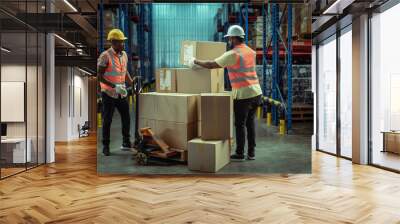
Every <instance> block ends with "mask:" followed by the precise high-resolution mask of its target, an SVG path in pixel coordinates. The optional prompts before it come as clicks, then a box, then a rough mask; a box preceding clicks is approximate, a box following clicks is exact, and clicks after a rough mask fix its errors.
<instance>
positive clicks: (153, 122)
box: [139, 92, 199, 150]
mask: <svg viewBox="0 0 400 224" xmlns="http://www.w3.org/2000/svg"><path fill="white" fill-rule="evenodd" d="M198 96H199V95H196V94H181V93H154V92H151V93H143V94H140V95H139V120H140V121H139V127H140V128H143V127H150V128H152V129H154V133H155V134H156V135H157V136H159V137H160V138H161V139H163V140H164V141H165V142H166V143H167V144H168V145H169V146H170V147H172V148H176V149H183V150H186V149H187V142H188V141H189V140H191V139H193V138H195V137H197V136H198V134H197V125H198V117H197V113H198V109H197V98H198Z"/></svg>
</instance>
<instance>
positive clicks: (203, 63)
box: [193, 59, 222, 69]
mask: <svg viewBox="0 0 400 224" xmlns="http://www.w3.org/2000/svg"><path fill="white" fill-rule="evenodd" d="M193 63H194V64H195V65H199V66H201V67H204V68H208V69H213V68H222V67H221V66H219V64H217V62H215V61H211V60H198V59H194V61H193Z"/></svg>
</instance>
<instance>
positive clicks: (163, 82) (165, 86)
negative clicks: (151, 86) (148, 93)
mask: <svg viewBox="0 0 400 224" xmlns="http://www.w3.org/2000/svg"><path fill="white" fill-rule="evenodd" d="M171 89H172V82H171V70H166V71H165V73H164V71H160V90H166V91H170V90H171Z"/></svg>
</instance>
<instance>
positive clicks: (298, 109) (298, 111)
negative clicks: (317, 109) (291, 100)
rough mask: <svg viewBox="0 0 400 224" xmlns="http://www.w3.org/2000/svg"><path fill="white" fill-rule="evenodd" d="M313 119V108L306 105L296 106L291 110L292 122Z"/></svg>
mask: <svg viewBox="0 0 400 224" xmlns="http://www.w3.org/2000/svg"><path fill="white" fill-rule="evenodd" d="M313 119H314V107H313V106H312V105H306V104H296V105H293V108H292V121H312V120H313Z"/></svg>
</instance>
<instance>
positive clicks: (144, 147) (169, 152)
mask: <svg viewBox="0 0 400 224" xmlns="http://www.w3.org/2000/svg"><path fill="white" fill-rule="evenodd" d="M136 80H137V82H136V85H135V87H134V93H135V97H136V102H135V107H136V111H135V142H134V150H135V152H136V155H134V159H135V160H136V163H137V164H138V165H148V164H149V163H150V161H151V162H153V163H157V164H158V165H175V164H176V163H185V162H186V158H185V157H186V152H185V151H184V150H178V149H172V148H170V147H169V146H168V145H167V144H166V143H165V142H164V141H163V140H162V139H161V138H159V137H157V136H156V135H155V134H154V132H153V131H152V130H151V128H150V127H145V128H141V129H140V130H139V94H140V93H141V92H142V88H141V83H140V78H136Z"/></svg>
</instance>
